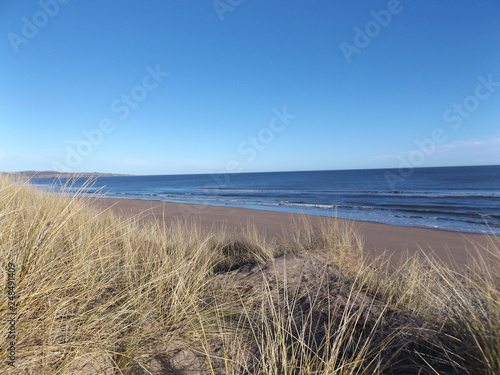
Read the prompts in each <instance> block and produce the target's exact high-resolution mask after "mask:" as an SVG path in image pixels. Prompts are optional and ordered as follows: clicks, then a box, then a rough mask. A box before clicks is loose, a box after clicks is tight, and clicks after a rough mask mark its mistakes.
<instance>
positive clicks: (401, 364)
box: [0, 177, 500, 375]
mask: <svg viewBox="0 0 500 375" xmlns="http://www.w3.org/2000/svg"><path fill="white" fill-rule="evenodd" d="M289 229H290V231H289V235H288V236H287V238H288V239H287V240H285V241H283V242H282V243H275V242H269V241H266V240H264V239H263V238H261V237H260V236H259V233H258V232H257V231H256V230H255V228H248V229H247V230H246V231H242V233H241V234H240V235H239V237H238V238H236V237H234V235H229V234H228V232H227V231H226V230H225V229H224V228H223V227H221V228H212V229H210V230H207V229H204V228H201V227H200V226H199V225H197V224H195V223H189V222H181V221H179V222H177V223H174V224H171V225H168V226H167V225H165V224H164V223H163V222H161V223H160V222H153V221H144V220H142V219H140V218H139V217H130V218H121V217H116V216H113V215H112V214H111V213H108V212H102V211H98V210H96V209H93V208H92V207H91V205H90V204H89V202H88V201H87V200H86V198H84V197H81V196H79V194H78V193H77V194H75V196H62V195H59V196H54V195H48V194H46V193H43V192H39V191H36V190H34V189H33V188H30V187H28V186H26V185H25V184H23V183H20V182H13V181H11V180H9V179H7V178H5V177H0V260H1V261H2V269H1V280H0V282H1V284H2V286H3V287H2V290H3V292H2V293H3V294H2V296H1V298H0V301H1V306H0V307H1V312H0V349H1V350H0V372H1V373H2V374H77V375H78V374H266V375H267V374H379V373H380V374H440V373H443V374H450V373H451V374H453V373H455V374H492V375H493V374H499V373H500V298H499V290H498V282H497V280H498V270H499V268H498V264H499V262H498V261H499V259H500V257H499V253H500V251H498V249H496V251H493V252H492V251H491V250H490V251H489V252H488V253H487V254H486V255H485V257H484V258H481V257H478V258H476V259H475V261H476V265H477V267H475V270H476V271H474V272H472V271H470V272H467V273H465V272H463V273H456V272H453V271H451V270H450V269H449V268H446V267H445V266H443V265H440V264H439V263H438V262H436V261H434V260H431V259H427V260H424V261H422V260H417V259H416V258H412V259H407V260H406V261H405V262H402V263H401V264H400V266H399V267H392V268H389V267H388V266H387V264H386V263H384V261H383V260H382V259H377V260H375V261H373V260H372V261H368V259H367V258H366V257H365V256H364V255H363V249H362V240H361V238H360V237H359V235H358V234H356V233H355V232H354V231H353V230H351V229H350V228H349V227H348V226H346V225H345V224H342V223H340V222H335V221H329V222H326V221H325V224H324V225H323V226H321V227H320V228H314V227H313V226H312V225H311V224H310V223H309V222H308V221H307V219H304V220H303V221H301V222H298V223H297V224H296V226H295V227H294V228H289ZM485 251H486V250H485ZM485 251H483V253H484V252H485ZM276 258H278V259H276ZM275 259H276V261H275ZM308 259H312V260H315V259H319V260H318V261H317V262H316V263H314V262H313V263H307V262H308ZM486 259H487V261H486ZM299 261H300V262H303V264H304V266H300V267H296V268H295V269H293V267H292V266H293V265H294V264H295V263H294V262H299ZM280 262H281V263H280ZM287 262H288V263H287ZM273 264H275V265H277V264H282V268H279V269H278V268H276V270H278V271H272V270H273V268H272V267H273V266H272V265H273ZM300 264H302V263H300ZM306 264H315V266H314V267H316V268H307V267H313V266H310V265H309V266H305V265H306ZM276 267H277V266H276ZM298 270H300V272H299V271H298ZM273 272H274V273H273ZM9 281H12V282H13V283H10V284H9ZM9 286H11V288H10V289H9ZM12 288H14V289H12ZM9 290H10V291H12V290H14V291H15V298H14V299H12V298H11V299H9V294H8V293H9ZM12 301H14V302H15V306H13V305H12V304H9V302H12ZM13 314H14V317H15V323H12V324H10V323H9V319H12V316H13ZM11 322H13V321H12V320H11ZM13 327H14V328H13ZM12 335H14V336H15V338H14V339H11V338H9V337H12ZM12 341H14V349H13V348H12ZM12 352H14V353H15V355H14V357H15V360H14V361H12V360H11V359H10V358H11V357H10V354H12ZM12 364H15V367H13V366H12Z"/></svg>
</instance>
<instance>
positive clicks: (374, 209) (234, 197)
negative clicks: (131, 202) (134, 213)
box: [32, 166, 500, 235]
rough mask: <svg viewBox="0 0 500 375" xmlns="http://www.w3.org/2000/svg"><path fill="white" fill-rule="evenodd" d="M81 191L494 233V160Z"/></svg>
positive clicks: (498, 198)
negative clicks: (471, 164) (489, 162)
mask: <svg viewBox="0 0 500 375" xmlns="http://www.w3.org/2000/svg"><path fill="white" fill-rule="evenodd" d="M85 181H86V179H78V180H76V182H75V183H74V184H73V186H72V187H71V188H70V189H69V192H70V193H71V191H74V190H77V189H78V188H80V187H81V186H82V185H83V184H84V183H85ZM62 182H64V180H63V181H61V180H57V179H34V180H32V183H34V184H35V185H37V186H39V187H41V188H44V189H54V187H55V186H59V185H60V184H61V183H62ZM85 191H86V194H90V195H94V196H104V195H105V196H107V197H120V198H136V199H153V200H162V201H170V202H182V203H197V204H204V205H216V206H232V207H245V208H254V209H262V210H271V211H285V212H294V213H304V214H312V215H321V216H336V217H341V218H347V219H353V220H362V221H374V222H380V223H386V224H393V225H403V226H415V227H425V228H438V229H445V230H453V231H460V232H475V233H489V234H496V235H500V166H475V167H438V168H416V169H413V170H406V171H405V170H398V169H368V170H339V171H304V172H269V173H241V174H198V175H165V176H123V177H121V176H120V177H100V178H97V179H96V180H95V181H94V182H93V185H92V186H91V187H86V188H85Z"/></svg>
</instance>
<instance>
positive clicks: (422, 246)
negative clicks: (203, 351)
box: [91, 198, 500, 268]
mask: <svg viewBox="0 0 500 375" xmlns="http://www.w3.org/2000/svg"><path fill="white" fill-rule="evenodd" d="M91 202H92V204H93V205H94V206H95V207H97V208H99V209H103V210H111V211H112V212H113V213H115V214H119V215H126V216H130V215H137V214H141V213H142V215H143V216H144V217H145V218H155V219H158V220H163V221H165V222H166V223H169V222H172V221H175V220H179V219H180V220H186V221H188V222H191V221H194V222H196V223H199V224H201V226H202V227H205V228H210V227H212V226H215V227H218V226H222V225H224V226H225V227H226V229H227V230H229V231H233V232H234V233H238V231H241V229H242V228H246V227H247V225H255V227H256V228H257V230H258V231H259V233H261V234H262V235H264V236H266V238H268V239H277V240H278V241H279V240H280V239H282V237H283V236H285V235H286V234H285V233H286V231H287V229H288V230H289V229H290V228H292V226H293V223H294V221H295V222H297V221H300V220H301V219H303V218H304V217H307V219H308V220H310V221H311V223H312V224H313V225H320V224H321V223H322V222H324V221H328V220H341V221H343V222H345V223H348V224H349V225H351V226H352V227H353V228H354V229H355V230H356V231H357V232H358V233H359V234H360V235H361V237H362V240H363V243H364V251H365V253H366V254H367V255H369V256H371V257H376V256H379V255H382V254H384V255H386V256H390V257H391V262H392V263H393V264H395V262H397V261H398V259H401V257H402V256H403V257H404V256H405V255H406V254H409V255H413V254H419V255H422V256H425V255H431V256H437V257H438V258H439V259H440V260H442V261H443V262H444V263H445V264H447V265H448V266H450V267H452V268H463V267H464V266H466V265H470V255H471V254H474V253H475V252H476V251H477V250H479V251H481V253H482V254H483V256H484V255H485V254H487V253H488V250H491V249H493V248H500V236H490V235H484V234H476V233H461V232H452V231H445V230H439V229H428V228H415V227H403V226H394V225H387V224H380V223H375V222H364V221H353V220H343V219H334V218H325V217H319V216H313V215H299V214H292V213H286V212H276V211H264V210H254V209H246V208H235V207H218V206H205V205H196V204H185V203H172V202H161V201H153V200H140V199H119V198H92V199H91ZM424 254H425V255H424Z"/></svg>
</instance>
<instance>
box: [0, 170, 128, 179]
mask: <svg viewBox="0 0 500 375" xmlns="http://www.w3.org/2000/svg"><path fill="white" fill-rule="evenodd" d="M0 174H3V175H8V176H15V177H21V178H27V179H28V178H74V177H77V178H78V177H115V176H132V175H129V174H117V173H101V172H57V171H20V172H0Z"/></svg>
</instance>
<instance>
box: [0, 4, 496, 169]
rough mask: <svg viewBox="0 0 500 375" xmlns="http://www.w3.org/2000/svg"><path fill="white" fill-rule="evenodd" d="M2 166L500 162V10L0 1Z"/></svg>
mask: <svg viewBox="0 0 500 375" xmlns="http://www.w3.org/2000/svg"><path fill="white" fill-rule="evenodd" d="M0 127H1V128H0V129H1V137H0V170H3V171H19V170H28V169H38V170H51V169H58V170H62V171H73V172H78V171H99V172H115V173H131V174H177V173H210V172H234V171H242V172H251V171H280V170H319V169H355V168H398V167H404V166H405V165H406V166H410V167H425V166H446V165H480V164H500V1H499V0H478V1H474V2H471V1H467V0H454V1H451V0H441V1H415V0H414V1H411V0H401V1H397V0H390V1H370V2H354V1H350V0H349V1H348V0H318V1H314V2H310V1H294V2H289V1H284V0H283V1H261V0H255V1H250V0H220V1H219V0H216V1H213V0H209V1H199V0H198V1H192V0H183V1H169V0H149V1H143V2H138V1H129V0H120V1H118V0H107V1H97V0H85V1H83V0H71V1H70V0H41V1H29V2H19V1H13V0H8V1H3V2H2V3H1V4H0Z"/></svg>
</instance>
